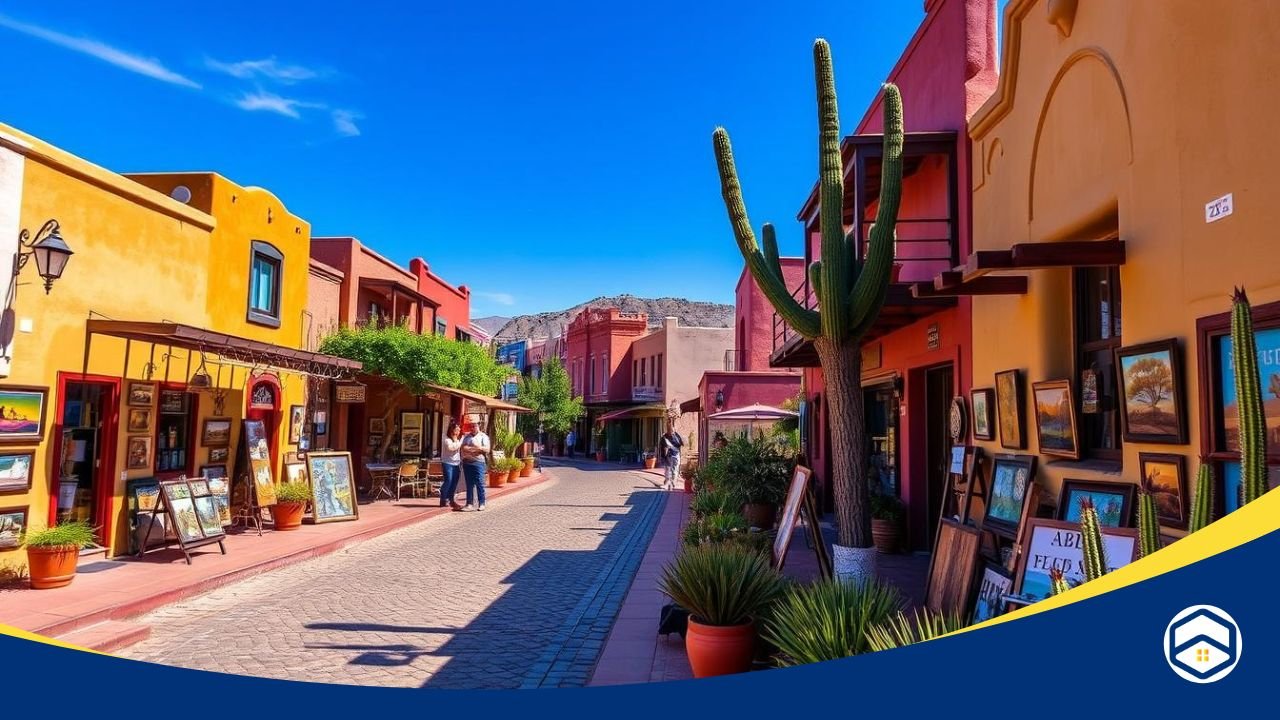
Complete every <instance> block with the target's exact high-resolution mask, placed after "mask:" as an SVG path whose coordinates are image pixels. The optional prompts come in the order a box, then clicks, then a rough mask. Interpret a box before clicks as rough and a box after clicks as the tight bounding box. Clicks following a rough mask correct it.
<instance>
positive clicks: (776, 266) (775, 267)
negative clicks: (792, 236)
mask: <svg viewBox="0 0 1280 720" xmlns="http://www.w3.org/2000/svg"><path fill="white" fill-rule="evenodd" d="M760 241H761V242H762V243H763V244H764V260H765V265H766V266H768V268H769V269H770V270H772V271H773V274H774V275H776V276H777V277H778V279H779V280H781V281H782V284H783V285H786V284H787V279H786V277H785V276H784V275H783V274H782V259H781V258H780V257H779V255H778V233H777V231H775V230H774V228H773V223H765V224H764V227H762V228H761V229H760Z"/></svg>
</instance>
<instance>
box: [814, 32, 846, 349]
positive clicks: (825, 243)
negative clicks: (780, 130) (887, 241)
mask: <svg viewBox="0 0 1280 720" xmlns="http://www.w3.org/2000/svg"><path fill="white" fill-rule="evenodd" d="M813 68H814V80H815V83H816V85H817V91H818V188H819V195H818V197H819V207H818V225H819V232H820V234H821V247H822V259H823V260H824V261H825V262H823V263H822V265H820V266H819V270H820V275H821V277H822V280H821V282H820V283H819V286H820V287H821V288H822V289H821V292H820V293H819V294H818V306H819V308H820V310H821V313H820V318H821V321H822V334H823V335H825V336H827V337H828V338H831V339H832V340H835V341H837V342H840V341H843V340H844V339H845V338H847V337H848V336H849V329H850V327H851V323H849V321H848V320H849V319H848V308H847V306H846V305H845V302H844V300H845V297H847V295H848V293H849V287H850V284H851V283H850V276H849V270H850V266H851V265H852V263H851V262H850V261H849V254H850V253H851V252H852V251H853V248H851V247H849V245H848V244H847V243H846V242H845V233H844V159H843V158H842V157H841V156H840V110H839V107H838V105H837V104H836V80H835V70H834V69H833V68H832V64H831V46H830V45H828V44H827V41H826V40H818V41H817V42H815V43H814V44H813Z"/></svg>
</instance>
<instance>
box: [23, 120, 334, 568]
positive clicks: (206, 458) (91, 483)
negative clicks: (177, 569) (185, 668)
mask: <svg viewBox="0 0 1280 720" xmlns="http://www.w3.org/2000/svg"><path fill="white" fill-rule="evenodd" d="M50 220H54V221H56V223H57V225H58V228H59V231H60V233H61V235H62V237H63V238H64V239H65V241H66V243H67V244H68V245H69V246H70V247H71V249H72V250H73V251H74V253H75V254H74V255H73V256H72V257H71V258H70V260H69V262H68V263H67V265H66V268H65V272H64V273H63V275H62V277H61V278H59V279H57V280H55V281H54V282H53V285H52V288H51V289H50V291H49V292H48V293H47V294H46V293H45V292H42V289H43V288H42V283H41V282H40V278H39V276H38V275H37V270H36V267H35V265H36V263H34V262H27V263H26V267H25V268H24V269H23V270H22V272H21V274H20V275H19V276H18V277H17V278H16V282H15V284H14V285H13V287H12V288H11V291H10V294H9V299H8V303H7V306H6V313H5V317H6V320H7V321H6V322H5V323H4V328H5V330H6V332H5V333H4V334H3V335H2V336H0V342H3V343H4V354H3V360H2V361H0V405H3V404H4V403H5V401H9V403H8V404H9V407H10V408H11V412H13V411H14V410H13V409H22V410H24V412H23V413H22V414H23V415H24V420H23V421H22V422H18V423H15V424H14V426H12V427H10V426H8V425H4V424H0V523H2V522H4V520H5V519H6V518H7V519H8V520H9V521H10V527H11V528H12V526H13V525H14V524H15V521H16V522H17V523H18V524H21V525H24V526H25V527H29V528H33V529H38V528H42V527H45V526H47V525H48V524H50V523H52V522H55V521H58V520H63V519H83V520H88V521H89V522H91V523H92V524H93V525H95V526H96V527H98V528H99V533H100V538H99V540H100V542H101V543H102V544H103V545H104V546H106V547H107V550H108V552H109V553H115V554H119V553H124V552H127V551H128V550H129V548H130V545H131V538H130V532H129V525H130V513H129V495H130V494H131V491H133V490H134V487H135V486H136V485H147V484H150V483H151V482H152V481H153V479H164V478H169V477H179V476H181V475H183V474H186V475H188V476H194V475H197V474H199V473H201V472H202V471H209V472H210V473H214V474H216V473H218V472H220V471H226V472H232V471H234V468H235V462H236V458H237V454H236V451H237V449H238V440H239V434H240V427H241V424H240V421H241V420H242V419H244V418H256V419H260V420H262V421H263V422H264V424H265V426H266V428H267V429H268V434H269V443H270V445H271V452H272V459H273V465H274V469H275V473H276V477H277V478H278V477H279V473H280V471H281V468H282V464H283V461H284V458H285V455H286V454H287V453H290V452H296V451H297V450H298V449H299V448H298V445H299V442H300V441H301V442H303V443H304V444H305V440H304V439H303V438H304V437H305V435H304V434H303V433H300V432H299V431H300V430H302V429H304V428H303V427H300V425H302V424H303V423H305V422H306V420H307V417H306V415H305V414H304V413H301V412H298V413H293V410H294V409H295V408H303V407H305V405H306V402H307V392H306V389H307V387H308V377H309V374H312V373H319V374H325V373H335V372H346V371H350V370H351V369H353V368H352V367H351V366H352V365H354V364H353V363H349V362H348V361H344V360H338V359H334V358H326V357H325V356H320V355H316V354H314V353H308V352H305V351H302V350H300V348H302V347H303V340H304V333H305V326H306V318H305V309H306V299H307V298H306V296H307V276H308V261H309V252H310V251H309V244H310V226H309V225H308V224H307V223H306V222H305V221H303V220H301V219H300V218H298V217H297V216H295V215H293V214H291V213H290V212H289V211H288V210H287V209H286V208H285V207H284V205H283V204H282V203H281V202H280V201H279V200H278V199H277V198H276V197H274V196H273V195H272V194H271V193H269V192H267V191H265V190H262V189H259V188H246V187H241V186H239V185H236V184H235V183H232V182H230V181H229V180H227V179H225V178H222V177H220V176H218V175H216V174H213V173H182V174H148V175H138V176H131V177H126V176H123V175H119V174H115V173H112V172H110V171H108V170H105V169H103V168H101V167H98V166H96V165H93V164H91V163H88V162H86V161H84V160H82V159H80V158H78V157H75V156H73V155H71V154H69V153H66V152H64V151H62V150H60V149H58V148H55V147H53V146H51V145H48V144H47V143H44V142H41V141H40V140H38V139H36V138H33V137H31V136H29V135H26V134H24V133H21V132H19V131H17V130H15V129H13V128H9V127H7V126H4V125H0V253H10V254H11V255H12V254H15V253H19V252H24V253H25V252H27V251H28V248H20V247H19V245H18V238H19V234H20V232H21V231H22V230H26V231H27V232H28V238H29V240H28V242H35V241H37V240H39V239H40V229H41V228H42V227H45V226H46V223H47V221H50ZM15 257H17V256H16V255H15ZM206 376H207V379H208V382H207V383H203V382H202V381H204V380H205V378H206ZM193 378H194V379H195V383H196V387H192V386H191V385H190V384H191V383H192V380H193ZM202 384H207V385H208V386H209V387H208V388H207V389H204V388H201V387H199V386H200V385H202ZM37 407H38V408H39V410H38V411H35V410H32V411H31V412H25V411H26V410H27V409H32V408H37ZM291 414H294V415H296V418H295V422H292V423H291V422H290V420H291ZM37 416H38V417H37ZM211 418H213V419H214V422H213V423H212V424H210V423H208V422H207V421H208V420H209V419H211ZM297 419H301V420H302V421H303V423H299V422H296V420H297ZM33 424H34V425H36V426H37V427H32V426H33ZM291 425H292V426H293V427H291ZM224 428H227V429H229V432H219V431H220V430H222V429H224ZM307 429H309V428H307ZM206 441H209V442H206ZM24 466H25V467H26V469H27V472H26V473H23V468H24ZM24 474H25V475H26V478H25V481H24V478H23V475H24ZM24 560H25V556H24V554H23V551H22V550H21V549H19V548H14V547H13V546H12V542H7V541H6V536H5V535H4V534H2V533H0V568H4V569H9V570H16V569H17V568H19V567H21V565H23V564H24Z"/></svg>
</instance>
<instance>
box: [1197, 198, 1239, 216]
mask: <svg viewBox="0 0 1280 720" xmlns="http://www.w3.org/2000/svg"><path fill="white" fill-rule="evenodd" d="M1235 211H1236V203H1235V198H1234V197H1233V195H1232V194H1231V193H1227V194H1226V195H1223V196H1222V197H1220V198H1218V199H1216V200H1210V201H1209V202H1207V203H1205V204H1204V221H1205V222H1206V223H1211V222H1217V221H1219V220H1221V219H1222V218H1224V217H1226V216H1228V215H1230V214H1231V213H1233V212H1235Z"/></svg>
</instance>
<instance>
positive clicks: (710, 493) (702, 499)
mask: <svg viewBox="0 0 1280 720" xmlns="http://www.w3.org/2000/svg"><path fill="white" fill-rule="evenodd" d="M689 509H690V510H691V511H693V514H695V515H697V516H698V517H709V516H711V515H715V514H717V513H728V512H734V511H736V510H737V509H738V508H737V507H736V506H735V503H734V499H733V496H732V495H730V494H729V493H728V492H726V491H725V490H723V489H721V488H714V489H713V488H703V489H701V490H699V491H698V492H697V494H695V495H694V496H693V500H691V501H690V502H689Z"/></svg>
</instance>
